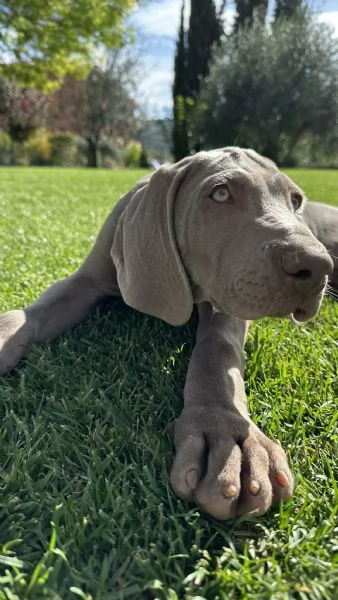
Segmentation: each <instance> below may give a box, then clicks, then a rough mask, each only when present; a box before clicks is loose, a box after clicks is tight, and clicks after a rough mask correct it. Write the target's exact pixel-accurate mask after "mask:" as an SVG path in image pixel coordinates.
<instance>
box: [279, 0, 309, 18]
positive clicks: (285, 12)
mask: <svg viewBox="0 0 338 600" xmlns="http://www.w3.org/2000/svg"><path fill="white" fill-rule="evenodd" d="M301 6H302V0H276V2H275V10H274V15H275V19H279V18H281V17H286V18H287V19H289V18H290V17H292V16H293V15H294V14H295V13H296V12H297V10H299V8H300V7H301Z"/></svg>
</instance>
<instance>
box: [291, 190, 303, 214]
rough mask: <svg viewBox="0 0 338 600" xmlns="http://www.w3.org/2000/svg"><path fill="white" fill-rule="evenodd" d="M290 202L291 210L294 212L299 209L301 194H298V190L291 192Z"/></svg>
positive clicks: (301, 200) (301, 201) (301, 199)
mask: <svg viewBox="0 0 338 600" xmlns="http://www.w3.org/2000/svg"><path fill="white" fill-rule="evenodd" d="M291 204H292V208H293V210H294V211H295V212H296V211H297V210H299V209H300V207H301V206H302V204H303V197H302V194H300V193H299V192H292V194H291Z"/></svg>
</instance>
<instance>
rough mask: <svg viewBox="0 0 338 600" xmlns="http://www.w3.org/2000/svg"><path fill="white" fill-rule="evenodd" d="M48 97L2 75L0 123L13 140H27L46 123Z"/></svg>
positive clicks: (0, 81)
mask: <svg viewBox="0 0 338 600" xmlns="http://www.w3.org/2000/svg"><path fill="white" fill-rule="evenodd" d="M47 103H48V102H47V99H46V97H45V96H43V94H41V93H40V92H38V91H37V90H30V89H26V88H22V87H19V86H18V85H17V83H16V81H15V80H14V79H11V80H10V79H5V78H4V77H1V76H0V124H1V126H2V127H3V128H4V129H5V131H6V132H7V133H8V135H9V137H10V138H11V140H12V141H13V142H19V143H21V142H25V141H26V140H28V139H29V138H30V136H31V135H32V134H33V133H34V132H35V131H36V130H37V129H38V128H39V127H41V125H42V124H43V123H44V120H45V116H46V109H47Z"/></svg>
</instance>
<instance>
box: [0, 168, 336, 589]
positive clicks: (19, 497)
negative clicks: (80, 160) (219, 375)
mask: <svg viewBox="0 0 338 600" xmlns="http://www.w3.org/2000/svg"><path fill="white" fill-rule="evenodd" d="M143 174H144V171H121V170H119V171H115V172H111V171H102V170H100V171H94V170H85V169H81V170H75V169H74V170H73V169H72V170H61V169H49V168H46V169H45V170H44V171H43V173H42V171H41V169H35V168H31V169H2V170H1V193H0V212H1V216H2V218H1V220H0V243H1V248H2V252H1V256H0V261H1V262H0V273H1V297H0V310H1V311H4V310H9V309H12V308H19V307H22V306H25V305H27V304H30V303H31V302H33V300H34V299H35V298H36V297H37V296H38V294H40V293H42V292H43V291H44V290H45V289H46V287H47V286H48V285H50V284H51V283H53V281H55V280H56V279H58V278H61V277H65V276H67V275H69V274H70V273H72V272H73V271H74V270H75V269H77V268H78V266H79V265H80V264H81V262H82V261H83V260H84V258H85V256H86V255H87V253H88V252H89V250H90V248H91V247H92V245H93V243H94V240H95V237H96V235H97V231H98V229H99V227H100V225H101V224H102V222H103V220H104V219H105V217H106V215H107V214H108V212H109V211H110V210H111V207H112V205H113V204H114V203H115V202H117V200H118V199H119V197H120V196H122V195H123V194H124V193H125V192H127V190H129V189H130V188H131V187H132V186H133V185H134V183H135V182H136V180H137V179H138V178H139V177H140V176H142V175H143ZM289 174H290V176H291V177H293V178H294V179H295V181H297V182H298V183H299V184H300V185H301V186H303V187H304V189H305V191H306V193H307V195H308V196H309V197H312V198H316V199H318V200H322V201H325V202H336V203H337V204H338V198H337V189H338V172H337V171H309V170H304V171H298V170H297V171H289ZM337 319H338V304H334V302H333V301H332V300H330V299H326V300H325V301H324V306H323V308H322V310H321V312H320V314H319V315H318V316H317V317H316V318H315V319H314V320H313V321H312V322H310V323H308V324H305V325H304V326H301V327H298V328H296V327H295V326H294V325H293V324H292V323H291V322H290V321H288V320H279V319H271V320H265V321H260V322H256V323H254V324H253V325H252V327H251V329H250V332H249V339H248V344H247V352H246V354H247V361H246V362H247V368H246V387H247V392H248V396H249V404H250V411H251V414H252V417H253V419H254V421H255V422H256V423H257V424H258V425H259V426H260V427H261V428H263V430H264V432H265V433H266V434H267V435H270V436H272V437H273V438H274V439H275V440H278V441H279V442H280V443H281V444H282V445H283V446H284V448H285V449H286V451H287V454H288V457H289V459H290V460H291V465H292V470H293V472H294V475H295V479H296V489H295V494H294V497H293V499H292V501H291V502H288V503H287V504H285V505H283V506H277V507H275V508H274V509H272V510H271V511H270V512H269V513H268V514H267V515H265V516H264V517H260V518H254V517H252V518H251V519H248V518H238V519H235V520H233V521H229V522H227V523H225V524H224V523H221V522H217V521H215V520H214V519H211V518H209V517H207V516H206V515H205V514H203V513H202V512H201V511H200V510H199V509H198V507H197V506H195V505H194V504H187V503H185V502H182V501H181V500H179V499H178V498H176V497H175V495H174V493H173V492H172V490H171V489H170V485H169V483H168V473H169V471H170V466H171V464H172V456H173V443H172V439H171V436H170V435H169V434H163V433H162V431H163V429H164V428H165V426H166V425H167V424H168V423H169V422H171V421H173V419H174V418H176V417H177V416H178V414H179V413H180V411H181V409H182V390H183V386H184V380H185V376H186V370H187V366H188V362H189V358H190V354H191V349H192V347H193V344H194V336H195V334H194V325H195V322H194V320H192V322H191V323H189V324H188V325H186V326H184V327H170V326H169V325H166V324H165V323H163V322H161V321H160V320H159V319H153V318H150V317H148V316H146V315H143V314H141V313H138V312H137V311H134V310H132V309H129V308H128V307H126V306H125V305H124V304H123V303H122V302H120V301H118V300H114V301H112V302H111V303H109V304H108V305H106V306H105V307H104V306H101V307H99V308H97V309H96V310H94V311H93V314H92V315H91V317H90V318H89V319H88V320H87V321H86V322H85V323H83V324H82V325H81V326H79V327H77V328H75V329H73V330H72V331H70V332H68V333H67V334H64V335H63V336H61V337H60V338H58V339H57V340H54V341H52V342H50V343H47V344H45V345H44V346H39V347H33V348H32V349H31V350H30V352H29V353H28V356H27V358H26V359H25V360H24V361H22V363H21V364H20V366H19V367H18V369H15V371H14V372H12V373H11V374H10V375H8V376H5V377H3V378H1V381H0V419H1V436H0V454H1V457H2V460H1V462H0V479H1V502H0V522H1V527H0V555H2V557H1V558H0V560H1V563H0V591H1V594H2V598H1V595H0V598H1V600H3V598H5V600H26V599H29V600H40V598H41V597H42V598H43V597H44V598H46V599H48V600H60V599H62V600H76V599H77V598H82V599H83V600H90V599H92V598H94V599H95V600H123V599H124V598H126V599H128V600H129V599H130V600H146V599H149V600H150V599H151V600H154V599H159V600H160V599H161V600H162V599H163V600H176V599H177V597H178V598H180V599H181V600H192V599H194V600H197V599H198V598H200V599H201V598H204V599H207V600H215V599H216V598H220V599H222V600H225V599H227V600H228V599H229V600H238V599H239V598H243V599H244V598H245V600H258V599H262V600H296V599H299V600H310V599H311V600H333V599H334V598H336V590H337V588H338V565H337V534H338V531H337V507H338V493H337V489H338V488H337V480H338V472H337V459H336V449H337V442H338V439H337V394H338V388H337V372H338V362H337V361H338V353H337V343H338V338H337ZM277 348H278V351H276V349H277ZM20 582H22V584H21V583H20ZM29 585H30V590H29V593H27V588H28V586H29Z"/></svg>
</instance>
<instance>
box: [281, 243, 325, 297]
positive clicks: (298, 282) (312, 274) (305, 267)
mask: <svg viewBox="0 0 338 600" xmlns="http://www.w3.org/2000/svg"><path fill="white" fill-rule="evenodd" d="M281 266H282V270H283V271H284V273H285V274H286V275H288V276H289V277H291V278H292V279H293V282H294V284H295V286H296V287H297V289H298V290H299V291H301V292H304V293H306V292H308V291H311V290H312V289H313V288H314V287H316V285H319V284H320V283H321V282H323V280H324V278H325V276H326V275H331V273H332V271H333V261H332V259H331V257H330V255H329V254H328V252H326V251H325V250H324V249H323V251H322V252H321V251H318V250H317V249H315V248H314V249H308V250H306V251H302V250H299V249H297V250H295V249H291V248H290V249H286V250H285V251H284V252H283V254H282V256H281Z"/></svg>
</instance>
